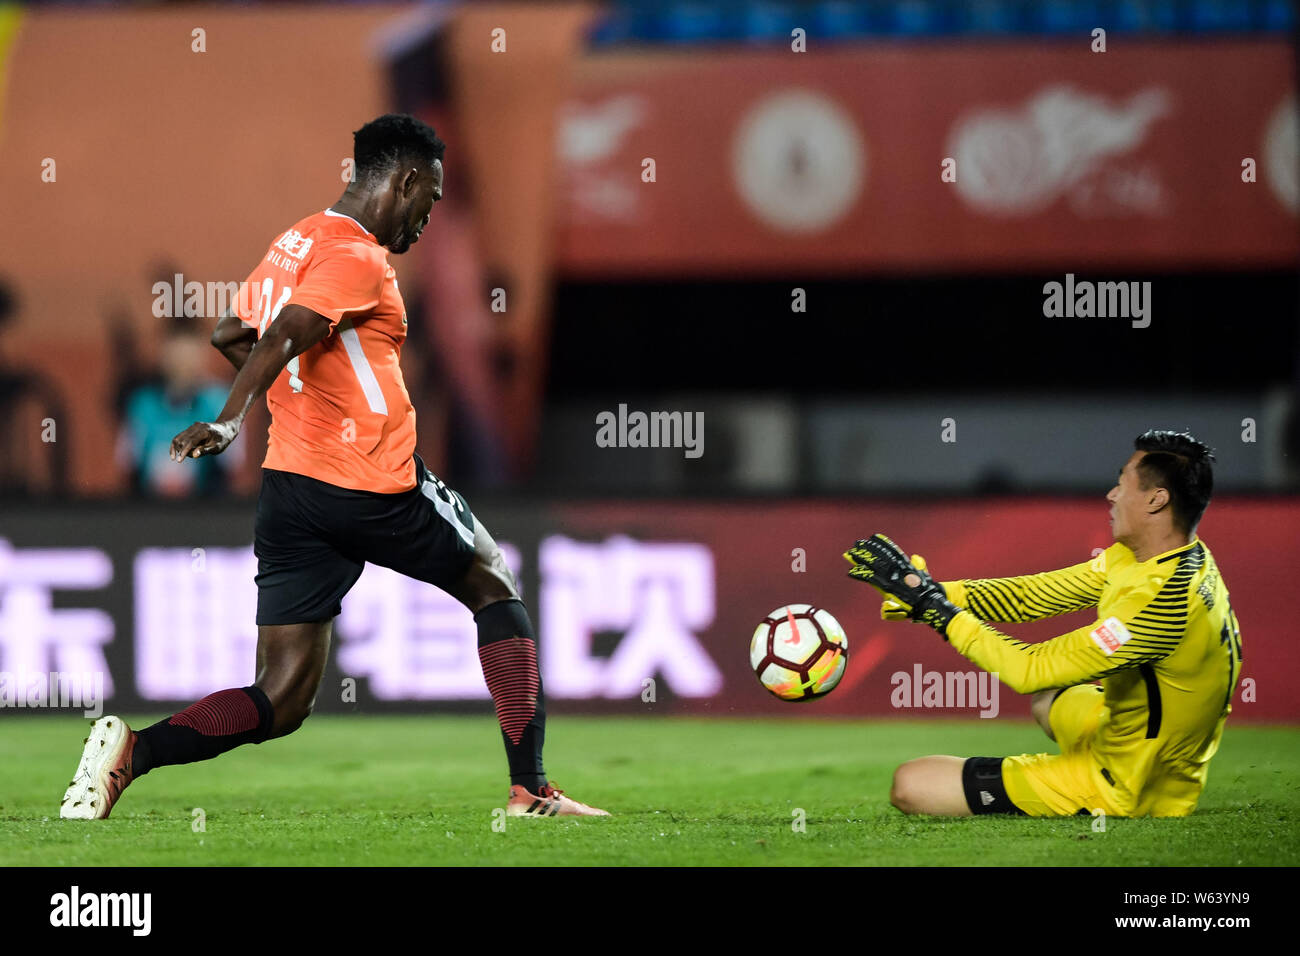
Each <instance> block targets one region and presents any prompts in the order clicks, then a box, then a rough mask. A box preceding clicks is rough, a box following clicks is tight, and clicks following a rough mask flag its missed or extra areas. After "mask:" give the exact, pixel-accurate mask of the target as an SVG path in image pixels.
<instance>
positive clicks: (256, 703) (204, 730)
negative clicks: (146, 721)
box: [131, 686, 275, 777]
mask: <svg viewBox="0 0 1300 956" xmlns="http://www.w3.org/2000/svg"><path fill="white" fill-rule="evenodd" d="M274 719H275V713H274V710H273V708H272V707H271V702H270V701H269V700H268V699H267V697H266V694H264V693H263V692H262V688H260V687H256V686H254V687H237V688H231V689H229V690H219V691H217V692H216V693H215V694H209V695H208V696H207V697H204V698H203V699H202V700H200V701H198V702H197V703H194V704H190V706H188V707H186V708H185V709H184V710H182V711H181V712H180V713H178V714H173V715H172V716H170V717H168V718H166V719H165V720H160V721H158V723H156V724H154V725H153V726H152V727H146V728H145V729H144V730H141V731H137V735H136V736H137V739H136V743H135V750H134V751H132V754H131V773H132V776H135V777H139V776H142V775H143V774H146V773H148V772H149V771H150V770H152V769H153V768H154V767H166V766H170V765H171V764H178V763H194V762H195V761H196V760H210V759H212V758H213V757H215V756H217V755H218V754H223V753H225V752H226V751H227V750H233V749H234V748H235V747H238V746H240V745H241V744H260V743H261V742H262V741H264V740H266V738H267V736H268V735H269V734H270V733H271V725H272V723H273V722H274Z"/></svg>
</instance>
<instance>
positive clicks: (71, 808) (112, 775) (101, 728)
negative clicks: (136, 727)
mask: <svg viewBox="0 0 1300 956" xmlns="http://www.w3.org/2000/svg"><path fill="white" fill-rule="evenodd" d="M135 741H136V735H135V731H133V730H132V729H131V728H130V727H128V726H127V725H126V721H124V720H123V719H122V718H121V717H101V718H99V720H96V721H94V722H93V723H92V724H91V726H90V736H89V737H87V738H86V741H85V742H86V747H85V749H84V750H82V752H81V763H79V764H77V774H76V776H75V777H73V778H72V782H71V783H70V784H68V791H67V793H65V794H64V795H63V803H62V804H61V805H60V806H59V816H61V817H62V818H63V819H65V820H102V819H104V818H105V817H106V816H108V815H109V814H110V813H112V812H113V805H114V804H115V803H117V799H118V797H120V796H122V791H123V790H125V789H126V788H127V786H128V785H130V783H131V780H132V779H133V775H132V773H131V753H132V751H134V750H135Z"/></svg>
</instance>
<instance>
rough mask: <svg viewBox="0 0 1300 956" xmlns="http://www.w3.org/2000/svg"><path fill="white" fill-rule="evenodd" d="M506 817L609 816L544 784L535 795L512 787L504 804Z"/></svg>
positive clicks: (524, 789)
mask: <svg viewBox="0 0 1300 956" xmlns="http://www.w3.org/2000/svg"><path fill="white" fill-rule="evenodd" d="M506 816H508V817H607V816H609V814H608V813H607V812H605V811H604V810H597V809H596V808H595V807H589V806H587V805H586V804H585V803H579V802H578V801H577V800H574V799H573V798H572V797H567V796H565V795H564V791H563V790H557V789H556V788H555V787H553V786H551V785H550V784H549V783H548V784H544V785H543V786H542V787H541V789H540V791H539V792H538V793H537V794H532V793H529V792H528V790H527V788H525V787H521V786H518V785H517V784H516V785H515V786H512V787H511V788H510V802H509V803H507V804H506Z"/></svg>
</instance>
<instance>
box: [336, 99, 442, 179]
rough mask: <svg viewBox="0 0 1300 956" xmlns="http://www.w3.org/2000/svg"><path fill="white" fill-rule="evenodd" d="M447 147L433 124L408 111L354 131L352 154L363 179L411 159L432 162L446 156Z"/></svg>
mask: <svg viewBox="0 0 1300 956" xmlns="http://www.w3.org/2000/svg"><path fill="white" fill-rule="evenodd" d="M446 148H447V146H446V144H445V143H443V141H442V140H440V139H439V138H438V134H437V133H435V132H434V131H433V128H432V127H431V126H427V125H426V124H424V123H422V122H420V121H419V120H418V119H416V118H415V117H414V116H408V115H407V114H405V113H387V114H385V115H384V116H381V117H379V118H378V119H373V120H371V121H370V122H369V123H367V124H366V125H365V126H363V127H361V129H359V130H357V131H356V132H355V133H353V134H352V157H353V159H355V160H356V163H357V180H358V181H360V182H367V181H370V180H372V179H373V178H374V177H376V176H381V175H385V174H387V173H391V172H392V171H393V169H394V168H395V167H396V166H397V164H398V163H405V162H407V161H408V160H414V161H416V162H418V163H421V164H423V165H425V166H432V165H433V161H434V160H435V159H437V160H440V159H442V154H443V151H444V150H445V149H446Z"/></svg>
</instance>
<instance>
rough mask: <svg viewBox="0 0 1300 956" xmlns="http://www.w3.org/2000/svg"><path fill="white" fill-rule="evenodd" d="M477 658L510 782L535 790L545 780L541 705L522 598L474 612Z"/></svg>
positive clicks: (543, 709)
mask: <svg viewBox="0 0 1300 956" xmlns="http://www.w3.org/2000/svg"><path fill="white" fill-rule="evenodd" d="M474 623H476V624H477V625H478V659H479V663H480V664H482V665H483V676H484V678H486V679H487V686H488V690H489V691H490V692H491V693H492V700H493V702H494V703H495V704H496V708H497V722H498V723H500V724H501V737H502V739H503V740H504V741H505V745H506V760H507V762H508V763H509V765H510V782H511V783H512V784H517V785H519V786H522V787H525V788H527V790H528V792H529V793H537V792H538V790H539V789H540V788H541V787H543V786H545V784H546V771H545V770H543V769H542V743H543V741H544V740H545V737H546V706H545V700H544V698H543V696H542V677H541V673H540V671H539V670H538V668H537V636H536V635H535V634H534V633H533V624H532V621H530V620H529V619H528V611H527V610H526V609H525V608H524V604H523V602H522V601H518V600H508V601H498V602H496V603H495V604H489V605H488V606H487V607H485V608H483V610H481V611H479V612H478V613H477V614H475V615H474Z"/></svg>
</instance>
